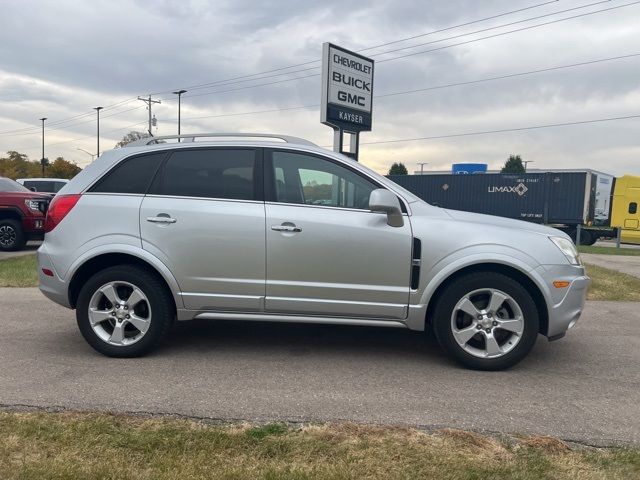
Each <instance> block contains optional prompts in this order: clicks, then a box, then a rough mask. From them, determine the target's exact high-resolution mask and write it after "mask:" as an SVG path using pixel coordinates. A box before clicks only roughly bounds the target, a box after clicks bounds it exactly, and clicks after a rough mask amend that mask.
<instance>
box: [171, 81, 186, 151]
mask: <svg viewBox="0 0 640 480" xmlns="http://www.w3.org/2000/svg"><path fill="white" fill-rule="evenodd" d="M183 93H187V91H186V90H178V91H176V92H173V94H174V95H178V142H180V97H182V94H183Z"/></svg>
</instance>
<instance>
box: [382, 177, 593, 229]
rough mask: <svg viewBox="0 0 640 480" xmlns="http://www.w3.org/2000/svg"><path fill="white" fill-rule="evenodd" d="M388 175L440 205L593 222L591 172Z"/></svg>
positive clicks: (543, 219)
mask: <svg viewBox="0 0 640 480" xmlns="http://www.w3.org/2000/svg"><path fill="white" fill-rule="evenodd" d="M389 178H391V180H393V181H394V182H396V183H397V184H398V185H401V186H402V187H404V188H406V189H407V190H409V191H411V192H413V193H414V194H416V195H417V196H419V197H420V198H422V199H423V200H425V201H426V202H428V203H430V204H432V205H436V206H439V207H443V208H451V209H453V210H464V211H467V212H476V213H486V214H489V215H498V216H500V217H508V218H515V219H519V220H527V221H530V222H536V223H558V224H567V225H578V224H581V225H586V224H590V223H593V220H594V216H595V199H596V186H597V179H596V175H595V174H593V173H587V172H583V173H579V172H568V173H565V172H563V173H549V172H547V173H524V174H485V175H453V174H452V175H393V176H391V177H389Z"/></svg>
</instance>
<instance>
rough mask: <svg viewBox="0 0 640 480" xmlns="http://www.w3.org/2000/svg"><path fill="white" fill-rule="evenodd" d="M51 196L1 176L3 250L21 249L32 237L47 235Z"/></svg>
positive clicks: (0, 199)
mask: <svg viewBox="0 0 640 480" xmlns="http://www.w3.org/2000/svg"><path fill="white" fill-rule="evenodd" d="M50 200H51V197H50V196H46V195H43V194H42V193H35V192H32V191H31V190H29V189H28V188H26V187H23V186H22V185H20V184H19V183H17V182H14V181H13V180H11V179H9V178H4V177H0V251H5V252H6V251H11V250H20V249H22V248H23V247H24V245H25V244H26V243H27V241H28V240H42V239H43V238H44V219H45V213H46V211H47V206H48V205H49V202H50Z"/></svg>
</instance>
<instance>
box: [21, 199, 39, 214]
mask: <svg viewBox="0 0 640 480" xmlns="http://www.w3.org/2000/svg"><path fill="white" fill-rule="evenodd" d="M24 204H25V205H26V206H27V208H28V209H29V210H31V211H32V212H40V201H39V200H31V199H26V200H25V201H24ZM40 213H42V212H40Z"/></svg>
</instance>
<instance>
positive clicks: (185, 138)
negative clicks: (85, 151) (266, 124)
mask: <svg viewBox="0 0 640 480" xmlns="http://www.w3.org/2000/svg"><path fill="white" fill-rule="evenodd" d="M207 137H209V138H211V137H213V138H224V137H242V138H276V139H278V140H282V141H284V142H285V143H295V144H298V145H309V146H313V147H316V146H317V145H316V144H315V143H312V142H310V141H309V140H305V139H304V138H298V137H292V136H290V135H279V134H277V133H276V134H272V133H197V134H190V135H164V136H161V137H146V138H141V139H140V140H135V141H133V142H131V143H127V144H126V145H124V147H142V146H146V145H154V144H158V143H163V140H174V139H181V140H182V142H183V143H187V142H195V141H196V138H207Z"/></svg>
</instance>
